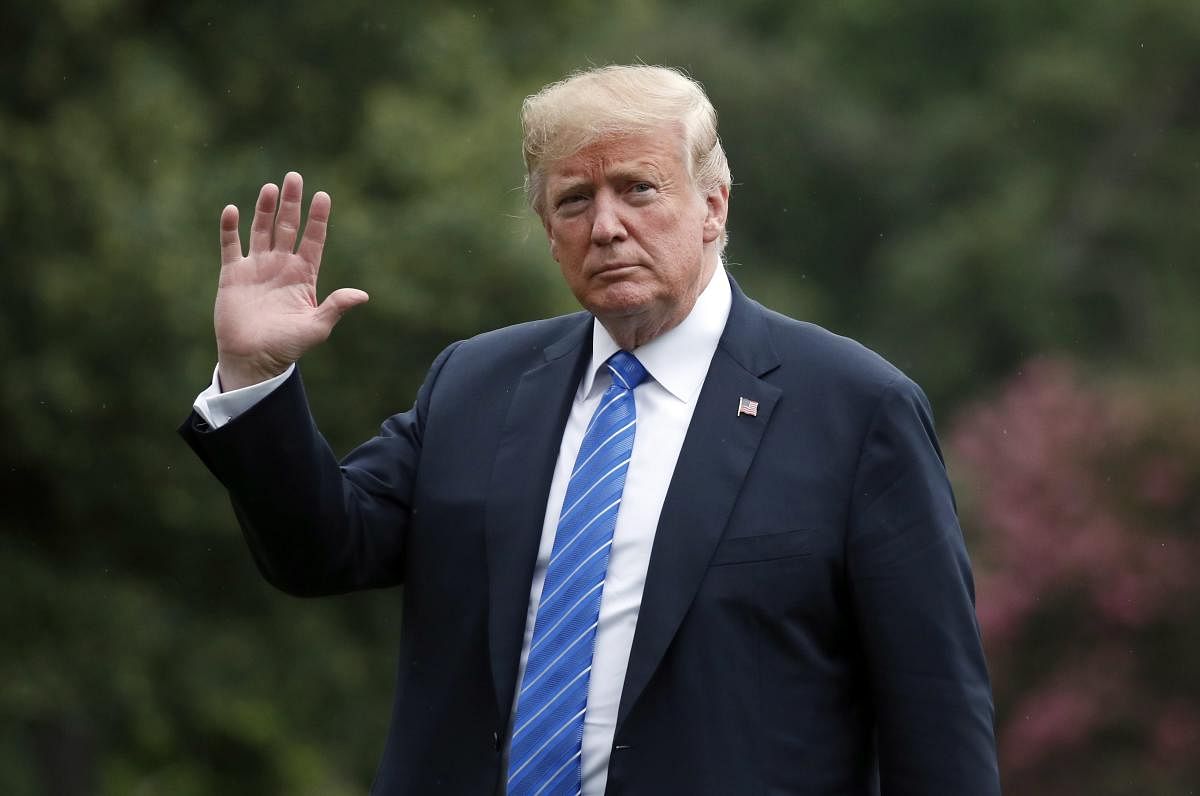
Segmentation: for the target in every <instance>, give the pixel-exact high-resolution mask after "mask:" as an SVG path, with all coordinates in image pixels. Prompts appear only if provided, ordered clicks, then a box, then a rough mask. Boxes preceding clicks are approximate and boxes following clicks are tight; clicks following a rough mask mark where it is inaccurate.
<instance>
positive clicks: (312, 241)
mask: <svg viewBox="0 0 1200 796" xmlns="http://www.w3.org/2000/svg"><path fill="white" fill-rule="evenodd" d="M332 206H333V200H331V199H330V198H329V194H327V193H325V192H324V191H317V192H316V193H315V194H313V198H312V202H311V203H310V204H309V205H308V222H307V223H305V225H304V237H302V238H301V239H300V248H299V249H298V250H297V253H298V254H299V255H300V257H301V258H302V259H303V260H305V261H306V262H307V263H309V264H310V265H311V266H312V267H313V270H317V269H319V268H320V267H321V253H322V252H324V251H325V230H326V229H327V228H328V227H329V210H330V208H331V207H332Z"/></svg>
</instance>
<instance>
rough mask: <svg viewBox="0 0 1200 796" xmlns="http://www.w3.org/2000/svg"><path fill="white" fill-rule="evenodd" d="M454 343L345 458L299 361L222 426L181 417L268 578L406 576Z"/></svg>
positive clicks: (334, 590)
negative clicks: (335, 447) (315, 408)
mask: <svg viewBox="0 0 1200 796" xmlns="http://www.w3.org/2000/svg"><path fill="white" fill-rule="evenodd" d="M454 349H455V346H451V347H450V348H447V349H446V350H445V351H443V352H442V354H441V355H440V356H438V358H437V359H436V360H435V361H434V363H433V366H432V367H431V369H430V372H429V375H428V376H427V378H426V380H425V383H424V384H423V385H422V386H421V388H420V390H419V391H418V393H417V399H416V402H415V403H414V405H413V407H412V408H411V409H410V410H408V411H407V412H403V413H401V414H397V415H393V416H392V417H390V418H389V419H388V420H387V421H386V422H384V423H383V425H382V426H381V428H380V432H379V435H378V436H376V437H374V438H373V439H371V440H369V441H368V442H366V443H364V444H363V445H361V446H359V447H358V448H356V449H355V450H354V451H352V452H351V453H350V454H349V455H348V456H347V457H346V458H345V459H344V460H343V461H342V462H341V463H339V462H338V461H337V459H336V458H335V457H334V455H333V452H332V451H331V450H330V447H329V445H328V443H327V442H326V441H325V438H324V437H323V436H322V435H321V433H320V432H319V431H318V429H317V426H316V423H315V421H314V420H313V418H312V414H311V412H310V411H309V407H308V400H307V398H306V397H305V393H304V386H303V383H302V382H301V379H300V373H299V369H297V370H296V371H295V372H294V373H293V374H292V375H291V377H289V378H288V379H287V381H285V382H284V383H283V385H281V386H280V387H279V388H278V389H276V390H275V391H274V392H272V393H271V394H270V395H268V396H266V397H265V398H263V399H262V400H261V401H260V402H259V403H257V404H255V405H254V406H253V407H251V408H250V409H249V410H247V411H246V412H245V413H244V414H242V415H239V416H238V417H237V418H235V419H234V420H232V421H230V422H229V423H228V424H227V425H225V426H222V427H221V428H220V429H212V428H210V427H209V426H208V425H207V423H205V421H204V420H203V418H201V417H200V416H199V415H198V414H197V413H195V412H193V413H192V414H191V416H189V417H188V419H187V420H186V421H185V422H184V424H183V426H181V427H180V429H179V432H180V434H181V435H182V436H183V438H184V440H185V441H186V442H187V443H188V445H190V446H191V448H192V449H193V450H194V451H195V452H196V454H197V455H198V456H199V457H200V459H201V460H202V461H203V462H204V464H205V465H206V466H207V467H208V469H209V470H210V471H211V472H212V473H213V475H215V476H216V477H217V479H218V480H219V481H220V482H221V483H222V485H224V486H225V488H226V490H228V492H229V497H230V500H231V502H232V503H233V508H234V512H235V513H236V515H237V518H238V522H239V523H240V524H241V526H242V532H243V534H244V535H245V538H246V542H247V544H248V545H249V547H250V551H251V553H252V554H253V556H254V560H255V562H256V563H257V565H258V568H259V571H261V572H262V574H263V577H265V578H266V579H267V581H268V582H270V583H271V584H272V585H274V586H275V587H277V588H279V589H281V590H282V591H285V592H287V593H289V594H294V595H297V596H317V595H325V594H340V593H344V592H349V591H355V590H358V589H366V588H375V587H382V586H392V585H396V584H398V583H400V582H401V581H402V580H403V572H404V548H405V544H404V542H405V532H406V530H407V527H408V523H409V518H410V513H411V509H412V500H413V494H414V486H415V483H416V479H417V471H418V467H419V464H420V459H421V440H422V435H423V429H424V425H425V419H426V417H427V416H428V411H429V404H430V401H431V400H432V396H433V393H434V391H435V385H436V382H437V377H438V375H439V374H440V372H441V369H442V368H443V367H444V366H445V364H446V362H447V361H448V360H449V358H450V356H451V355H452V354H453V352H454Z"/></svg>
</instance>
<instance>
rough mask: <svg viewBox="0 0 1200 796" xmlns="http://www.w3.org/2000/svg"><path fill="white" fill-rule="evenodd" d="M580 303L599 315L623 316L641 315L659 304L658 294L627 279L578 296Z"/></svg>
mask: <svg viewBox="0 0 1200 796" xmlns="http://www.w3.org/2000/svg"><path fill="white" fill-rule="evenodd" d="M577 298H578V299H579V303H580V304H582V305H583V306H584V307H586V308H587V309H588V311H590V312H591V313H592V314H593V315H595V316H597V317H601V318H602V317H613V318H622V317H628V316H630V315H639V314H641V313H644V312H647V311H648V310H652V309H653V308H654V307H655V306H656V305H658V303H659V301H658V296H657V295H655V293H654V292H653V291H652V290H650V289H648V288H647V287H646V286H645V285H638V284H634V283H631V282H627V281H621V282H615V283H613V284H611V285H605V286H604V287H603V288H600V289H597V290H590V291H588V292H587V293H586V294H585V295H582V296H578V297H577Z"/></svg>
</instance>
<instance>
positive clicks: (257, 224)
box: [250, 182, 279, 254]
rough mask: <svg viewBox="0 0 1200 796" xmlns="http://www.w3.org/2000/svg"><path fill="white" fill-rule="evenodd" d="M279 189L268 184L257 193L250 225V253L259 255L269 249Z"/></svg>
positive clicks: (272, 184) (270, 183)
mask: <svg viewBox="0 0 1200 796" xmlns="http://www.w3.org/2000/svg"><path fill="white" fill-rule="evenodd" d="M277 199H279V188H278V187H276V185H275V183H273V182H269V183H267V184H266V185H264V186H263V187H262V190H261V191H259V192H258V201H257V202H255V204H254V221H252V222H251V223H250V253H251V254H259V253H261V252H265V251H266V250H267V249H269V248H271V227H273V226H275V203H276V200H277Z"/></svg>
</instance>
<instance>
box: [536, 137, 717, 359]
mask: <svg viewBox="0 0 1200 796" xmlns="http://www.w3.org/2000/svg"><path fill="white" fill-rule="evenodd" d="M546 177H547V179H546V205H545V206H546V210H545V216H544V219H543V220H544V222H545V225H546V233H547V235H548V236H549V238H550V251H551V254H553V256H554V259H555V260H557V261H558V263H559V265H560V266H561V267H562V272H563V277H564V278H566V280H567V285H568V286H569V287H570V288H571V291H572V292H573V293H574V294H575V297H576V298H577V299H578V300H579V303H580V304H582V305H583V306H584V307H585V308H587V309H588V310H589V311H591V312H592V314H594V315H595V316H596V317H597V318H599V319H600V321H601V322H603V323H605V325H606V326H607V327H608V328H609V330H610V332H611V331H613V329H614V325H616V326H622V327H623V328H637V329H638V330H642V331H644V332H645V333H639V334H638V335H637V337H638V340H637V344H639V345H640V344H641V343H644V342H647V341H648V340H649V339H652V338H653V337H654V336H656V335H658V334H660V333H661V332H663V331H666V330H667V329H670V328H671V327H673V326H675V325H676V324H678V323H679V322H680V321H682V320H683V319H684V318H685V317H687V314H688V313H689V312H690V311H691V309H692V305H693V304H695V302H696V297H697V296H698V295H699V294H700V291H701V290H702V289H703V288H704V286H705V285H706V284H707V283H708V278H709V277H710V276H711V275H712V272H713V269H714V267H715V265H716V261H717V257H718V252H719V246H720V239H721V237H722V235H723V233H724V229H725V211H726V207H727V202H728V189H725V188H722V189H721V190H719V191H715V192H713V193H712V194H710V195H708V196H704V195H702V194H701V193H700V192H699V191H698V190H697V189H696V187H695V185H694V183H693V181H692V179H691V177H690V176H689V174H688V170H687V166H686V165H685V162H684V160H683V144H682V141H681V137H680V135H679V133H678V132H677V131H675V130H674V129H673V128H667V129H665V130H662V131H660V132H657V133H653V134H646V135H636V136H622V137H611V138H603V139H601V140H599V141H597V142H596V143H594V144H592V145H590V146H588V147H586V148H584V149H582V150H580V151H579V152H577V153H576V154H574V155H572V156H570V157H567V158H564V159H563V160H560V161H557V162H554V163H552V164H550V165H549V166H548V167H547V173H546ZM614 336H617V335H616V334H614Z"/></svg>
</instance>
